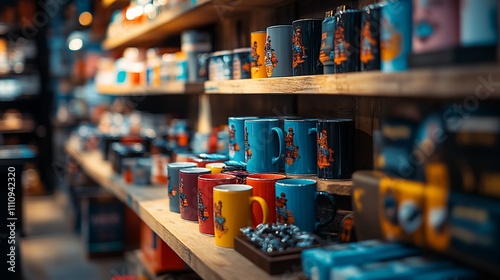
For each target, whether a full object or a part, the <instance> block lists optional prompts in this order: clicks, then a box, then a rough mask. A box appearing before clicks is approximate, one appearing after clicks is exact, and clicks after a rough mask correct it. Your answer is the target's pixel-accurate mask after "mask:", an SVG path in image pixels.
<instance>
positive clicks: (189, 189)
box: [179, 167, 211, 221]
mask: <svg viewBox="0 0 500 280" xmlns="http://www.w3.org/2000/svg"><path fill="white" fill-rule="evenodd" d="M210 172H211V171H210V169H207V168H200V167H193V168H186V169H181V170H179V208H180V212H181V218H183V219H184V220H188V221H198V201H197V197H198V195H197V193H198V176H200V175H202V174H210Z"/></svg>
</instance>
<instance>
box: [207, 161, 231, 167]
mask: <svg viewBox="0 0 500 280" xmlns="http://www.w3.org/2000/svg"><path fill="white" fill-rule="evenodd" d="M207 166H210V167H213V168H224V166H226V164H225V163H223V162H210V163H207V164H206V165H205V167H207Z"/></svg>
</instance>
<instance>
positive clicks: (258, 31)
mask: <svg viewBox="0 0 500 280" xmlns="http://www.w3.org/2000/svg"><path fill="white" fill-rule="evenodd" d="M265 32H266V31H265V30H256V31H252V32H250V34H254V33H265Z"/></svg>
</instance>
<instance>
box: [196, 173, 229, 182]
mask: <svg viewBox="0 0 500 280" xmlns="http://www.w3.org/2000/svg"><path fill="white" fill-rule="evenodd" d="M237 178H238V177H236V176H235V175H231V174H225V173H209V174H201V175H200V176H198V180H202V181H215V180H233V179H237Z"/></svg>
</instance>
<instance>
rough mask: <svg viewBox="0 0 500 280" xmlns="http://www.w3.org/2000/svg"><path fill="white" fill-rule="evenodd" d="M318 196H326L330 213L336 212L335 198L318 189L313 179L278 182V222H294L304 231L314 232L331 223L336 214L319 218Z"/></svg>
mask: <svg viewBox="0 0 500 280" xmlns="http://www.w3.org/2000/svg"><path fill="white" fill-rule="evenodd" d="M318 196H325V197H326V198H327V199H328V200H329V202H330V205H328V206H327V207H328V208H330V209H329V211H327V212H328V213H335V212H336V209H335V199H334V198H333V195H331V194H329V193H327V192H318V191H317V190H316V181H315V180H312V179H284V180H279V181H277V182H276V202H275V204H276V222H278V223H286V224H294V225H296V226H298V227H299V228H300V229H301V230H302V231H307V232H314V231H316V229H317V228H318V226H323V225H326V224H328V223H330V222H331V221H332V220H333V218H334V217H335V214H331V215H330V216H328V217H325V218H324V219H323V220H322V221H320V220H319V218H318V209H317V205H318V201H317V199H318Z"/></svg>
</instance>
